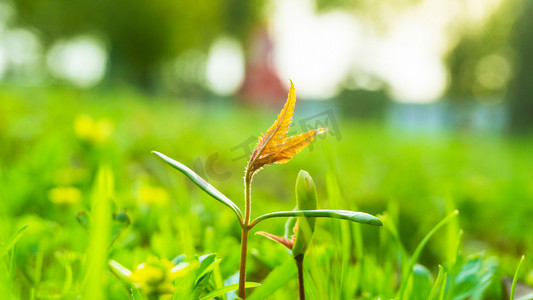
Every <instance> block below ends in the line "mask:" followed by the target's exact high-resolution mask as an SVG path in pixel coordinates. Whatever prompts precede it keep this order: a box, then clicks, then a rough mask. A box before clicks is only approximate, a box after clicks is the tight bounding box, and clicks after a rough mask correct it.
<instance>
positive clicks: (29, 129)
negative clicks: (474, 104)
mask: <svg viewBox="0 0 533 300" xmlns="http://www.w3.org/2000/svg"><path fill="white" fill-rule="evenodd" d="M35 95H38V96H37V97H36V96H35ZM144 100H145V98H144V96H142V95H138V94H134V93H132V92H126V91H115V92H112V93H108V92H91V93H86V92H80V91H74V90H64V89H47V90H34V89H31V88H28V89H27V90H26V91H22V90H17V91H13V90H10V89H9V87H4V91H3V93H2V94H1V95H0V103H1V105H0V143H1V145H2V147H0V203H1V204H0V206H1V207H2V208H1V209H0V247H5V246H6V245H8V244H11V243H10V242H9V241H12V240H11V237H13V236H14V234H15V233H16V232H17V231H18V230H19V229H20V228H22V227H23V226H25V225H27V227H25V228H26V229H25V230H24V232H23V234H22V235H21V236H20V237H19V238H18V240H17V241H16V243H14V246H12V247H10V248H9V250H8V251H7V252H5V254H4V256H3V257H2V258H0V291H1V294H2V295H5V297H4V298H8V297H11V298H12V299H50V298H58V297H64V298H76V297H79V296H81V295H83V292H84V289H83V287H84V286H87V284H89V282H96V281H85V275H86V269H85V266H86V265H87V263H88V259H89V257H90V256H91V255H89V249H91V250H92V249H95V250H97V251H99V252H100V254H99V255H102V254H103V255H104V256H103V257H104V258H105V262H109V260H114V261H116V262H119V263H120V264H121V265H123V266H124V268H126V269H128V270H132V271H134V270H135V268H136V266H138V265H140V264H142V263H144V262H146V261H147V260H148V258H149V257H152V256H155V257H160V258H168V259H171V258H172V257H177V256H179V255H182V254H185V255H186V256H185V257H186V258H185V259H183V256H180V258H179V259H176V260H175V261H172V263H173V264H178V263H179V262H185V263H189V264H191V265H192V266H194V262H195V261H196V262H197V265H196V267H198V266H200V262H199V260H198V259H197V258H196V256H200V255H202V254H205V253H216V254H217V256H216V257H217V258H216V259H215V260H217V259H220V261H218V262H217V264H218V265H217V266H216V267H215V268H214V269H213V270H212V272H211V274H210V276H209V278H210V279H209V280H208V281H209V282H208V283H207V284H206V285H205V288H204V290H203V291H202V292H201V293H200V297H206V296H207V295H209V294H210V293H213V292H215V291H217V290H219V289H222V288H224V287H225V286H233V287H234V284H236V280H235V279H236V276H235V270H236V268H238V265H239V243H238V241H239V238H240V228H239V225H238V222H236V220H235V213H234V212H233V211H232V210H230V209H225V208H224V206H222V205H219V204H218V203H215V202H214V201H213V199H212V198H211V197H210V196H208V195H207V194H205V193H204V192H203V191H201V190H199V189H198V188H197V186H196V185H195V184H194V183H191V181H190V180H189V179H187V178H185V177H184V176H176V174H174V173H173V170H170V169H169V168H168V167H167V166H165V165H163V164H161V162H159V161H157V159H156V158H155V156H153V155H152V154H150V150H152V149H153V148H157V149H161V152H163V153H167V154H169V155H171V156H172V157H180V159H181V160H182V161H183V162H184V164H186V165H190V166H195V165H196V164H195V162H198V161H199V162H202V163H203V162H205V161H206V158H208V157H209V155H211V154H212V153H213V152H215V151H218V152H219V158H218V159H217V160H216V161H215V164H214V168H215V171H217V172H220V171H227V172H230V173H231V177H229V179H227V180H226V181H221V180H217V179H216V178H214V177H210V176H207V177H206V179H207V181H209V182H210V184H211V185H212V186H216V187H217V188H219V189H220V190H221V191H224V194H225V195H227V197H228V198H229V199H234V200H235V202H234V203H235V204H238V205H241V204H242V200H241V199H242V185H241V184H240V183H239V182H240V180H241V179H242V172H243V169H242V165H243V164H244V163H245V159H240V160H239V159H237V157H239V156H242V155H243V154H242V153H241V152H237V151H231V148H232V147H234V146H235V145H239V144H241V143H242V142H243V140H244V139H241V138H240V137H243V136H244V137H246V136H249V135H251V134H254V133H256V132H260V131H261V130H262V129H263V127H264V126H262V124H265V123H266V124H268V122H269V120H270V118H271V114H272V113H261V112H255V113H250V112H249V111H244V110H243V109H242V108H235V107H227V108H220V107H219V106H216V107H213V106H209V105H200V104H198V105H193V106H185V105H184V104H182V103H181V102H178V101H175V99H172V100H169V99H164V98H154V99H151V100H152V101H150V102H149V103H150V104H149V105H148V104H146V103H145V102H144ZM79 114H88V115H90V116H92V117H93V118H95V119H98V120H99V119H108V120H109V121H110V122H111V123H112V124H113V128H114V129H113V131H112V132H111V134H110V135H109V137H108V138H105V139H104V138H102V139H100V138H99V139H91V140H86V139H82V138H81V137H79V136H78V135H77V133H76V131H75V128H74V127H75V126H74V124H75V121H76V119H77V116H79ZM302 117H305V115H304V116H302ZM185 119H186V120H187V121H188V122H182V121H181V120H185ZM229 119H231V120H238V121H235V122H236V123H237V125H235V126H234V125H227V124H228V123H231V122H228V120H229ZM206 120H209V122H207V121H206ZM258 120H260V121H261V122H259V121H258ZM339 122H341V123H340V124H341V125H342V126H341V130H342V140H341V141H340V142H337V141H336V140H335V139H329V140H330V141H329V142H328V141H327V140H325V141H322V140H320V139H318V140H317V142H316V143H315V144H313V146H314V148H313V150H312V151H307V150H304V151H303V152H301V153H300V154H299V156H297V157H296V158H295V159H294V160H293V161H292V162H291V163H290V164H285V165H281V166H279V167H278V168H273V167H271V168H269V169H268V172H267V171H266V170H265V171H263V172H261V173H260V174H259V176H258V178H256V179H255V181H254V190H253V196H254V210H253V214H254V216H260V215H264V214H267V213H269V212H272V211H290V209H292V208H293V207H294V196H295V195H294V192H293V188H294V176H295V175H296V174H297V173H298V171H299V170H300V169H302V168H305V169H306V170H307V171H309V173H310V174H312V175H313V180H314V182H315V184H316V189H317V193H318V195H317V196H318V197H317V199H318V207H319V208H322V207H329V208H331V209H333V210H337V209H346V210H354V211H366V212H369V213H372V214H382V215H383V217H381V216H380V219H381V220H383V224H384V227H383V228H379V227H374V226H362V225H360V224H358V223H354V222H346V221H342V220H341V221H339V220H328V219H318V220H317V221H316V225H315V232H314V238H313V239H315V240H314V242H313V243H311V245H310V246H309V248H308V250H307V254H306V259H305V262H304V269H305V270H306V272H305V273H304V278H305V283H306V296H307V298H308V299H376V298H378V297H380V298H381V299H393V298H394V295H395V294H396V293H397V292H398V283H399V282H401V281H402V275H401V272H399V270H403V269H404V268H406V267H407V266H408V264H409V262H410V260H409V254H411V253H413V252H414V251H415V249H416V247H417V245H418V244H419V243H420V241H421V240H422V239H423V238H424V236H425V235H426V234H428V232H430V230H431V228H433V227H434V226H435V224H437V223H438V222H439V220H441V219H442V218H443V217H444V216H445V215H446V214H447V213H450V212H452V211H453V210H455V209H458V210H460V211H461V214H460V215H458V216H457V217H456V218H453V219H452V220H451V221H449V222H448V223H447V224H446V225H444V227H443V228H441V229H440V230H439V231H437V232H436V233H435V234H434V235H433V236H432V237H431V239H429V240H428V242H427V244H426V245H425V247H424V248H423V251H421V252H420V255H419V256H418V259H417V260H416V262H415V266H416V265H420V266H424V267H425V268H426V269H427V270H429V272H430V274H431V276H430V277H429V278H430V279H429V280H430V283H431V284H430V285H429V287H430V289H429V295H428V297H429V296H431V299H446V300H448V299H454V298H456V297H457V298H459V297H462V298H464V297H470V298H472V299H475V297H481V299H501V298H503V297H504V295H503V291H502V290H501V288H500V286H501V277H502V276H509V277H512V276H513V274H514V273H515V272H516V269H517V268H516V267H517V263H518V260H519V256H517V253H519V255H521V254H522V253H526V258H525V259H524V261H523V263H522V267H521V269H520V271H519V272H518V273H517V277H516V278H517V279H516V280H517V281H518V284H520V283H521V282H527V280H526V279H525V278H526V275H527V274H528V273H529V270H530V269H531V257H530V256H528V255H527V253H531V250H532V246H533V237H532V236H531V235H528V234H527V231H526V230H524V229H527V228H531V227H533V223H532V219H531V218H529V216H530V215H531V213H532V212H533V206H532V202H531V201H530V199H532V197H533V190H531V184H530V183H531V182H533V174H532V173H531V172H530V166H529V165H528V164H525V163H524V162H527V161H533V154H532V152H531V151H530V149H531V147H532V146H533V143H532V139H531V137H529V136H524V137H508V136H490V135H487V136H477V135H473V134H469V133H467V132H464V133H462V134H460V135H459V134H454V133H449V134H446V135H439V136H438V137H433V136H424V137H419V136H413V135H401V134H396V133H395V134H391V133H390V131H388V130H386V129H383V128H381V127H377V126H376V125H375V124H368V123H354V122H352V121H350V120H347V119H339ZM207 123H209V124H207ZM199 135H202V136H204V137H205V138H198V136H199ZM97 140H100V142H97ZM328 143H329V146H331V149H329V150H328V147H329V146H328ZM323 146H324V147H323ZM215 149H216V150H215ZM322 151H326V152H327V151H331V155H322V153H323V152H322ZM233 159H236V161H235V162H232V160H233ZM337 159H338V161H337ZM102 165H104V166H106V165H107V166H109V168H108V170H112V177H113V179H114V188H113V193H112V197H111V198H103V199H107V201H108V204H109V207H108V208H105V210H106V211H107V212H105V213H102V212H100V213H99V214H100V216H103V217H104V218H105V216H106V215H107V221H105V219H104V223H107V224H104V225H106V227H107V230H108V234H107V236H108V237H107V239H103V238H102V237H99V236H98V235H96V236H95V234H91V230H92V229H94V228H95V226H101V225H102V224H100V225H94V224H93V222H94V220H95V219H96V216H97V214H95V213H96V210H97V209H98V205H97V206H94V205H93V200H94V199H96V198H95V197H93V194H95V193H96V186H97V185H98V184H97V182H98V180H95V179H96V178H97V177H98V174H101V173H100V171H99V169H100V166H102ZM202 166H203V168H197V167H195V168H192V169H193V170H194V172H195V173H196V174H201V172H200V170H203V172H204V174H209V172H206V167H205V165H202ZM207 171H209V170H208V169H207ZM177 175H181V174H177ZM340 175H342V176H340ZM107 177H109V176H107ZM63 186H68V187H74V188H76V189H78V190H79V191H80V193H81V197H80V198H79V199H78V200H79V201H78V202H76V201H74V202H64V203H58V202H53V201H52V199H51V195H50V193H49V192H50V190H52V189H54V188H56V187H63ZM146 187H150V188H146ZM452 200H453V201H452ZM452 202H453V203H452ZM98 210H99V209H98ZM83 211H84V213H80V212H83ZM121 212H124V213H125V215H123V214H122V213H121ZM77 213H78V217H76V214H77ZM125 216H127V218H128V219H129V220H130V221H129V223H130V224H129V226H126V224H127V223H128V222H127V221H126V220H125ZM300 216H301V215H300ZM284 221H285V220H281V219H279V218H270V219H269V221H268V222H260V223H258V224H257V225H256V227H255V228H254V229H257V230H264V231H268V232H272V233H275V234H278V235H283V231H284V228H283V226H284V223H285V222H284ZM80 223H81V224H82V225H83V226H82V225H80ZM84 227H85V228H84ZM86 228H87V229H86ZM461 229H462V231H464V234H463V235H462V233H461V232H462V231H461ZM87 230H89V231H87ZM291 230H292V228H291ZM118 232H120V233H119V234H117V233H118ZM115 234H117V237H116V239H115V241H114V242H112V240H113V237H114V236H115ZM15 236H16V234H15ZM93 238H96V240H98V241H99V242H98V245H96V246H95V244H96V243H95V242H94V240H93ZM318 241H319V242H318ZM2 249H3V248H2ZM249 249H250V256H249V264H248V278H249V281H251V282H259V283H261V284H262V285H261V286H258V287H256V288H254V289H252V290H249V294H250V295H249V299H250V298H251V299H264V297H267V298H268V299H287V298H296V297H297V294H298V293H297V282H296V280H294V278H295V277H294V276H295V274H296V271H297V270H296V268H295V266H294V262H293V260H292V259H291V258H290V257H289V256H288V255H287V254H286V251H285V249H283V248H281V247H279V246H278V245H275V244H274V243H271V242H270V241H268V240H265V239H261V238H251V239H250V248H249ZM480 251H484V252H485V254H482V255H480V254H476V253H478V252H480ZM101 257H102V256H100V258H101ZM215 260H213V262H214V261H215ZM99 261H100V259H99ZM438 265H442V270H440V269H439V268H438ZM107 268H110V267H107V266H106V268H105V269H103V270H101V271H102V273H100V274H101V277H100V279H102V283H100V280H98V284H100V288H101V290H102V292H103V293H105V295H106V296H107V299H117V300H125V299H132V297H133V299H143V297H145V296H144V295H142V291H140V290H138V289H137V288H135V287H133V286H132V285H131V284H129V283H128V284H125V281H124V279H122V278H120V277H119V276H116V275H114V274H115V273H112V272H109V270H108V269H107ZM417 268H419V267H414V269H413V272H414V273H412V275H411V276H410V277H411V279H410V282H408V284H407V287H406V289H405V294H404V299H411V298H410V297H411V296H412V295H411V293H412V292H413V293H414V292H415V291H417V288H418V287H419V286H422V287H423V289H421V290H424V291H425V292H424V295H425V294H426V293H427V291H428V290H427V288H428V279H427V272H425V271H424V272H422V273H420V274H419V273H418V270H417ZM110 269H111V268H110ZM191 270H195V269H194V268H191ZM424 274H425V275H424ZM197 275H198V273H196V271H194V272H191V273H190V274H189V273H187V274H186V275H184V277H180V278H178V279H176V281H174V282H173V285H174V286H175V287H176V293H175V294H174V298H175V299H187V297H188V296H190V293H191V292H192V290H193V286H194V282H195V280H196V278H197ZM419 275H420V277H419ZM418 282H420V283H418ZM252 285H253V284H252ZM181 286H184V287H190V290H189V288H183V290H180V289H178V288H177V287H181ZM256 293H257V295H256ZM132 295H133V296H132ZM231 295H232V294H231V293H229V294H227V295H222V296H219V297H218V298H219V299H234V297H233V296H231ZM422 296H423V295H419V296H417V297H422ZM413 297H414V296H413ZM517 298H518V297H515V299H517ZM478 299H479V298H478Z"/></svg>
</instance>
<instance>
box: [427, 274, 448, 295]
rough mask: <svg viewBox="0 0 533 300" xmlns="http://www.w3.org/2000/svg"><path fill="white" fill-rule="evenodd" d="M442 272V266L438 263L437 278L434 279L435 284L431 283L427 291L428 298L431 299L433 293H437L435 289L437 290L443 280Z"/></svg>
mask: <svg viewBox="0 0 533 300" xmlns="http://www.w3.org/2000/svg"><path fill="white" fill-rule="evenodd" d="M443 274H444V268H443V267H442V266H441V265H439V274H438V275H437V279H435V284H434V285H433V288H432V289H431V292H430V293H429V296H428V300H433V298H435V295H437V291H438V290H439V288H440V286H441V285H442V281H443V280H444V276H443Z"/></svg>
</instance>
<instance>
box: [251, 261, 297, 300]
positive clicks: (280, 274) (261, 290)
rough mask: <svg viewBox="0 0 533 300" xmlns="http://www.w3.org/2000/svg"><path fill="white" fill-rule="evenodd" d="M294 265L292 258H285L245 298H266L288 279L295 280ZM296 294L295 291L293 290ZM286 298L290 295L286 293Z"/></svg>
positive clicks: (257, 299) (255, 299) (252, 299)
mask: <svg viewBox="0 0 533 300" xmlns="http://www.w3.org/2000/svg"><path fill="white" fill-rule="evenodd" d="M295 278H296V267H295V266H294V261H293V259H292V258H291V259H288V260H286V261H285V262H284V263H283V264H282V265H280V266H278V267H276V268H275V269H274V270H273V271H272V272H270V274H268V276H267V277H266V278H265V280H263V282H262V283H261V286H260V287H258V288H257V289H255V291H254V292H253V293H252V294H251V295H250V296H249V297H247V298H246V299H248V300H262V299H266V298H267V297H269V296H270V295H272V294H274V293H275V292H276V291H277V290H278V289H280V288H281V287H282V286H284V285H285V284H287V282H288V281H289V280H295ZM294 294H295V295H296V291H295V292H294ZM286 296H287V298H288V299H290V298H291V297H290V296H289V295H286Z"/></svg>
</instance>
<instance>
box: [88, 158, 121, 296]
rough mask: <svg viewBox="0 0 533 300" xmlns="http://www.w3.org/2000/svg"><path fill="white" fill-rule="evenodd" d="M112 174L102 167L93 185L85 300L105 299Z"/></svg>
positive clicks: (112, 189) (107, 168)
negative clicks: (104, 284) (104, 285)
mask: <svg viewBox="0 0 533 300" xmlns="http://www.w3.org/2000/svg"><path fill="white" fill-rule="evenodd" d="M113 191H114V179H113V172H112V171H111V169H110V168H109V167H108V166H103V167H100V169H99V171H98V174H97V176H96V181H95V183H94V190H93V195H92V205H91V216H92V217H93V221H94V222H92V223H91V225H90V227H89V247H88V248H87V252H86V253H87V254H86V255H87V260H86V261H85V266H84V267H85V280H84V283H83V294H84V297H83V298H84V299H105V298H106V297H105V289H104V287H103V285H102V282H103V281H102V280H103V277H104V274H105V271H106V265H107V251H108V249H109V236H110V232H111V217H112V208H111V205H112V202H111V201H112V200H111V199H112V198H113Z"/></svg>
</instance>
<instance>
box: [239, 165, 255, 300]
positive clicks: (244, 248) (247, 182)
mask: <svg viewBox="0 0 533 300" xmlns="http://www.w3.org/2000/svg"><path fill="white" fill-rule="evenodd" d="M251 183H252V178H251V177H250V176H249V174H248V170H246V174H245V176H244V220H243V223H242V224H241V227H242V236H241V265H240V268H239V293H238V296H239V297H240V298H242V299H245V298H246V290H245V283H246V257H247V254H248V233H249V231H250V228H251V227H250V213H251V204H252V201H251Z"/></svg>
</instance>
